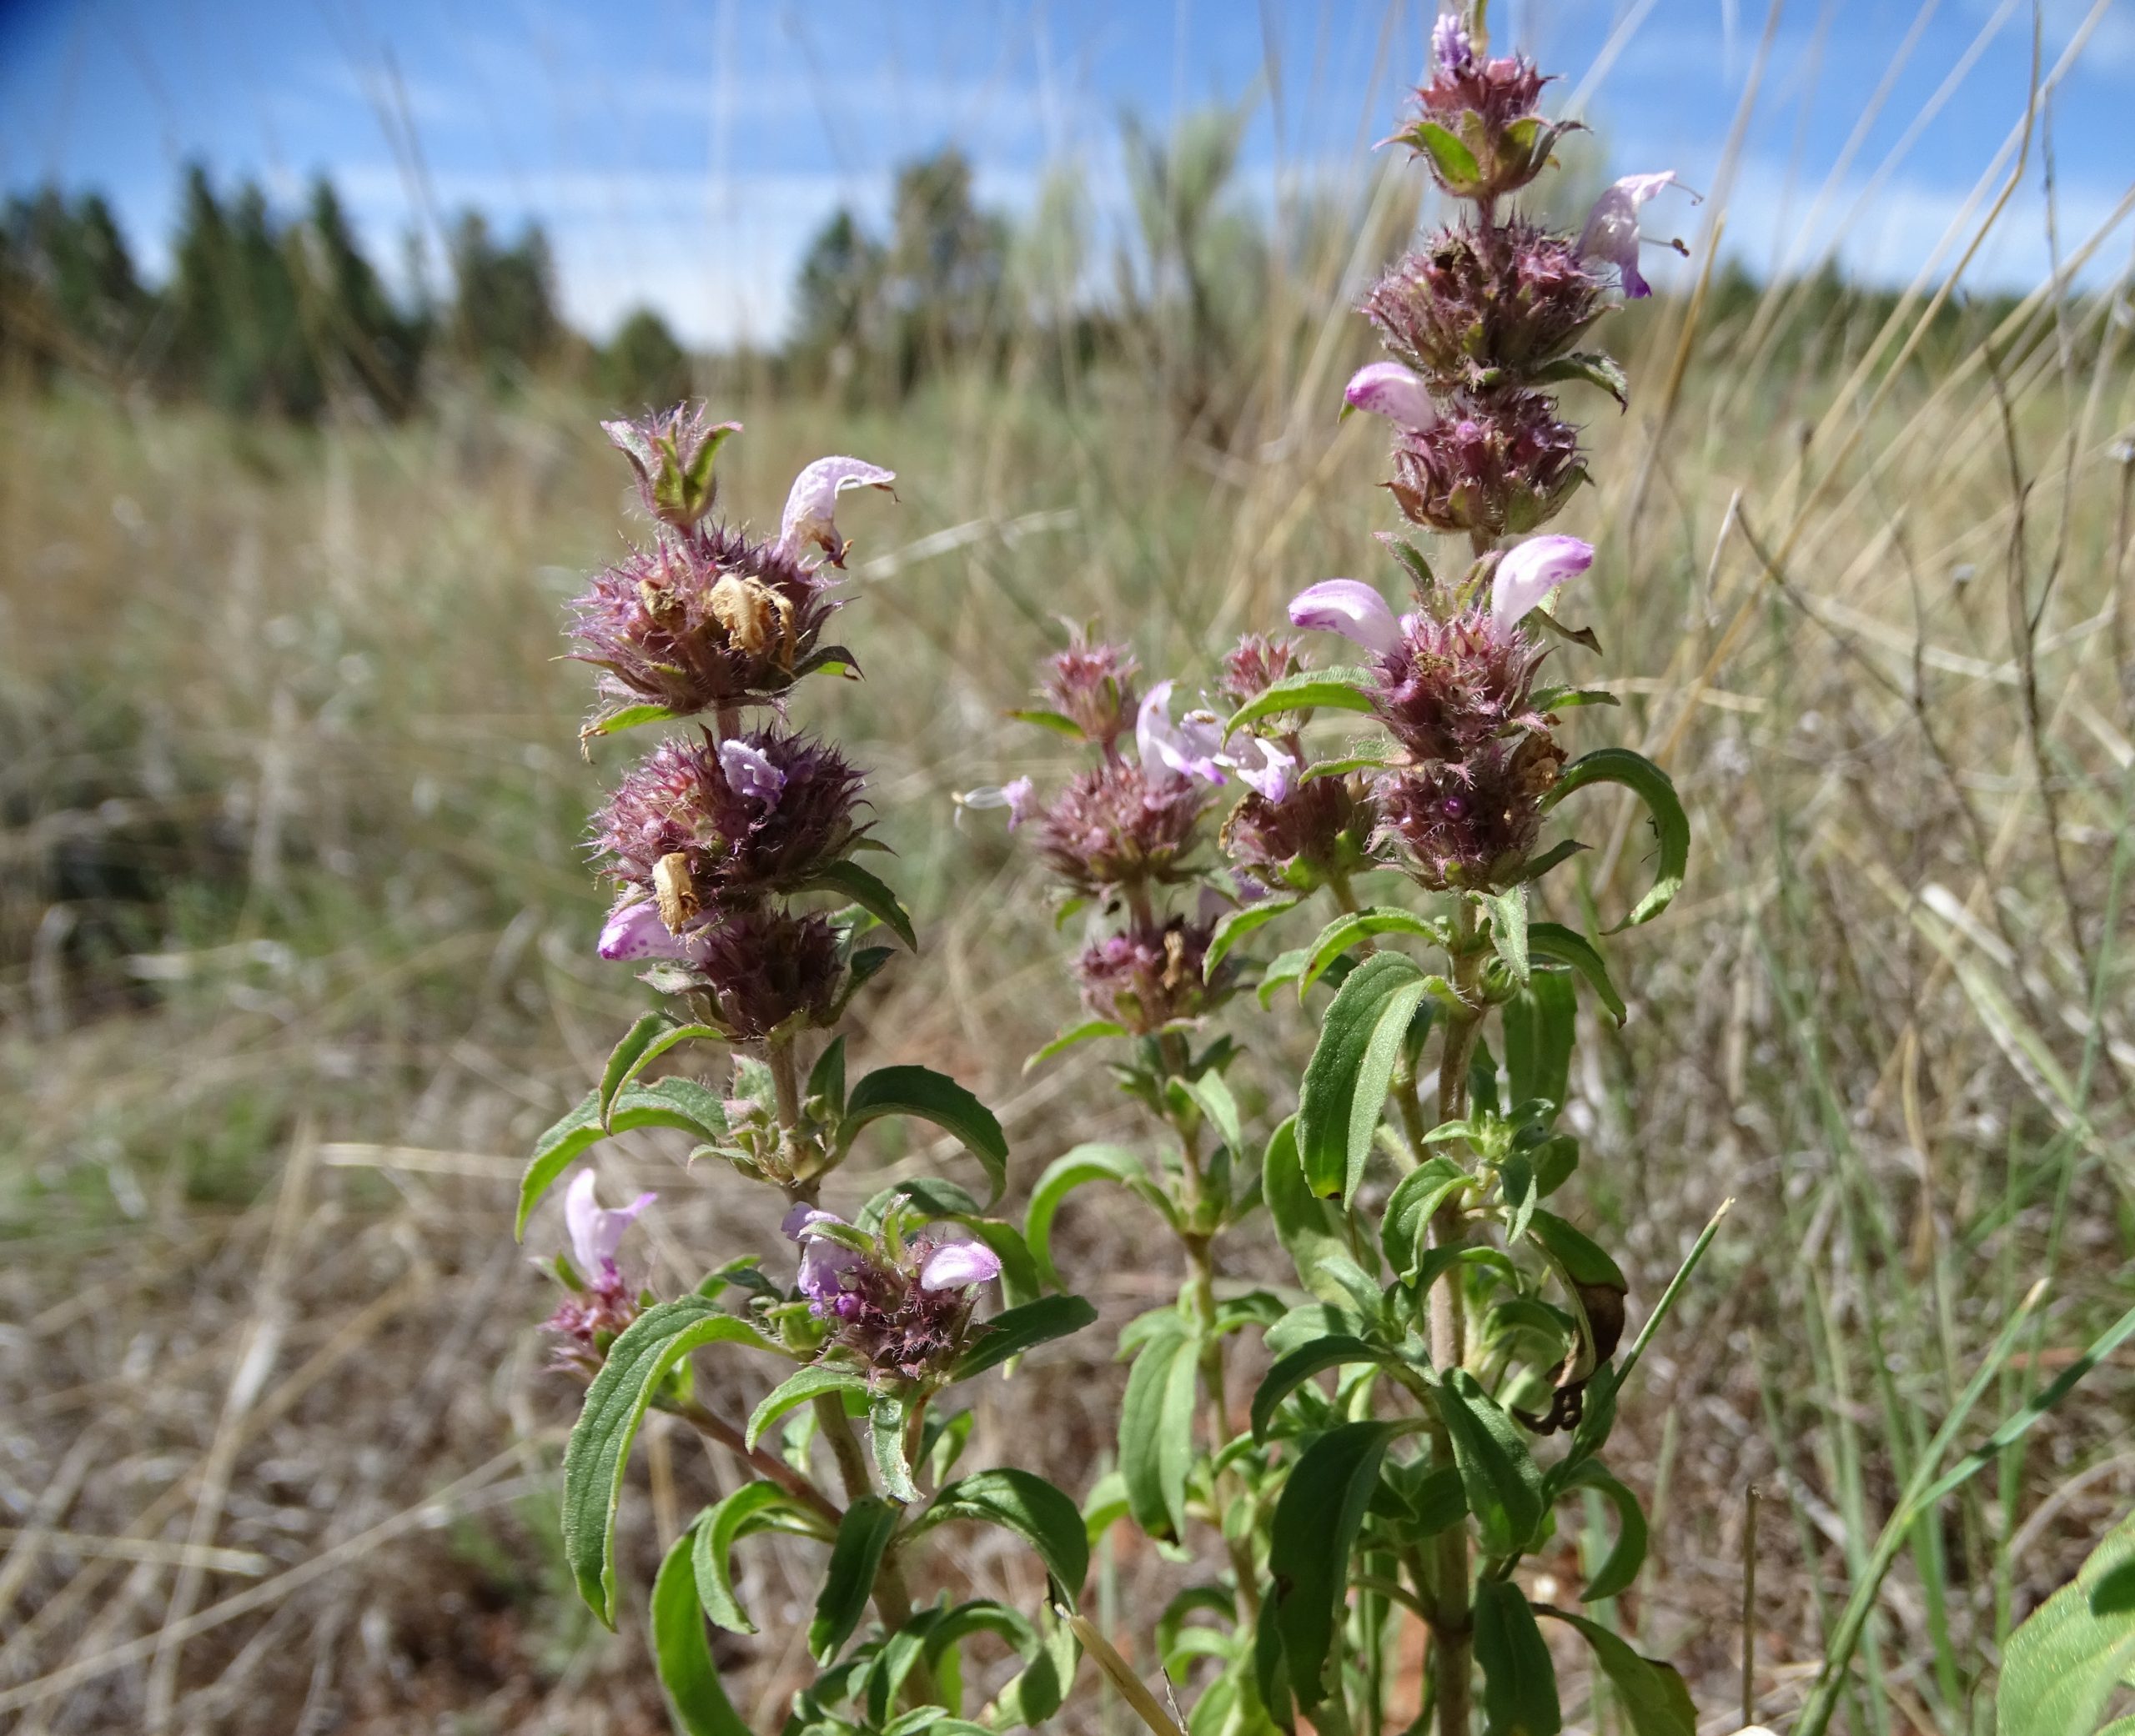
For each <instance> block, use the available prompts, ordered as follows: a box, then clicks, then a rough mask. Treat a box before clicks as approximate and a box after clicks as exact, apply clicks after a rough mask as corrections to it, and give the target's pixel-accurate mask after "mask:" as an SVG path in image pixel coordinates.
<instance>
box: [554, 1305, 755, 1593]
mask: <svg viewBox="0 0 2135 1736" xmlns="http://www.w3.org/2000/svg"><path fill="white" fill-rule="evenodd" d="M719 1343H727V1344H746V1345H749V1346H751V1347H754V1348H756V1349H759V1350H775V1349H776V1346H775V1345H773V1344H772V1343H771V1342H770V1341H769V1340H767V1339H766V1337H764V1336H763V1334H762V1333H761V1332H758V1331H757V1330H756V1328H755V1327H752V1326H751V1325H750V1324H749V1323H748V1322H746V1321H745V1320H738V1319H736V1317H734V1316H733V1315H731V1314H722V1313H721V1312H719V1311H718V1309H716V1307H713V1306H712V1304H711V1302H707V1301H706V1299H705V1298H704V1297H701V1296H686V1297H682V1298H681V1300H679V1301H677V1302H661V1304H659V1306H657V1307H651V1308H647V1309H646V1311H645V1312H644V1313H642V1314H640V1315H639V1316H638V1317H637V1318H636V1319H635V1320H633V1321H632V1322H630V1325H629V1326H628V1327H625V1329H624V1330H623V1332H621V1334H620V1336H619V1337H617V1338H616V1340H615V1342H614V1343H613V1344H611V1345H610V1346H609V1347H608V1357H607V1360H606V1361H605V1362H603V1363H602V1364H601V1365H600V1373H598V1374H597V1375H595V1377H593V1384H592V1385H591V1386H590V1387H588V1388H587V1389H586V1392H585V1406H584V1407H583V1408H582V1409H581V1410H580V1412H579V1413H578V1421H577V1422H576V1423H575V1425H574V1426H573V1427H572V1428H571V1432H570V1441H569V1442H568V1443H566V1445H565V1448H564V1506H563V1532H564V1555H565V1558H566V1559H567V1560H568V1561H569V1562H570V1571H571V1578H572V1579H573V1580H574V1581H575V1583H576V1584H577V1586H578V1591H579V1595H580V1597H582V1598H585V1601H586V1603H587V1605H588V1606H589V1607H590V1608H591V1609H592V1611H593V1613H595V1615H597V1616H599V1617H600V1619H601V1620H602V1621H604V1622H605V1623H607V1624H608V1625H609V1626H610V1628H612V1627H614V1626H615V1508H616V1505H617V1503H620V1500H621V1499H622V1493H623V1474H624V1473H625V1471H626V1470H627V1469H628V1468H629V1465H630V1443H631V1442H633V1441H635V1439H636V1438H637V1430H638V1424H639V1423H640V1422H643V1421H644V1420H645V1412H646V1407H648V1406H650V1405H651V1402H652V1401H653V1399H654V1397H656V1396H657V1394H658V1392H659V1391H660V1387H661V1383H662V1382H665V1381H666V1378H667V1376H668V1374H669V1372H671V1370H672V1369H673V1368H674V1367H675V1366H676V1364H677V1363H679V1362H681V1360H682V1358H683V1357H686V1356H687V1355H688V1354H689V1353H690V1352H691V1351H693V1350H695V1349H696V1348H698V1347H700V1346H701V1345H706V1344H719Z"/></svg>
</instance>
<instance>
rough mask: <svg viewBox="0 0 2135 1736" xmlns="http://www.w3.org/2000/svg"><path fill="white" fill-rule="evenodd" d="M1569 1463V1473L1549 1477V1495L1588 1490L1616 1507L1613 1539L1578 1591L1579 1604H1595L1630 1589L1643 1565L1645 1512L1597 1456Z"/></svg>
mask: <svg viewBox="0 0 2135 1736" xmlns="http://www.w3.org/2000/svg"><path fill="white" fill-rule="evenodd" d="M1566 1463H1570V1465H1571V1471H1570V1475H1568V1476H1566V1477H1564V1478H1556V1477H1555V1476H1552V1477H1551V1478H1550V1488H1551V1494H1552V1497H1553V1498H1554V1496H1555V1494H1557V1493H1560V1488H1559V1485H1560V1484H1561V1488H1562V1489H1564V1490H1570V1489H1579V1488H1585V1489H1592V1490H1594V1491H1595V1492H1596V1493H1599V1494H1600V1495H1602V1496H1604V1497H1605V1498H1607V1500H1608V1503H1609V1504H1610V1506H1611V1507H1613V1508H1615V1509H1616V1542H1615V1547H1614V1548H1611V1549H1610V1551H1609V1553H1608V1556H1607V1558H1605V1560H1604V1561H1603V1562H1602V1563H1601V1565H1600V1567H1598V1568H1595V1570H1594V1577H1593V1578H1591V1579H1590V1580H1588V1581H1587V1582H1586V1589H1585V1591H1583V1592H1581V1593H1580V1594H1579V1601H1580V1603H1600V1602H1601V1601H1602V1599H1604V1598H1613V1597H1615V1595H1616V1594H1617V1593H1619V1592H1622V1591H1625V1590H1628V1589H1629V1588H1630V1583H1631V1581H1632V1580H1634V1579H1635V1578H1638V1570H1639V1569H1640V1568H1642V1567H1644V1566H1645V1544H1646V1529H1645V1511H1644V1510H1643V1509H1642V1508H1640V1506H1639V1504H1638V1497H1637V1496H1636V1495H1635V1494H1633V1493H1631V1492H1630V1490H1629V1489H1627V1488H1625V1487H1624V1485H1623V1484H1622V1483H1619V1482H1618V1481H1617V1480H1616V1478H1615V1473H1612V1472H1610V1470H1609V1469H1608V1468H1607V1467H1606V1466H1605V1465H1604V1464H1603V1463H1601V1461H1600V1460H1599V1459H1598V1458H1585V1459H1580V1460H1577V1461H1576V1462H1573V1461H1566Z"/></svg>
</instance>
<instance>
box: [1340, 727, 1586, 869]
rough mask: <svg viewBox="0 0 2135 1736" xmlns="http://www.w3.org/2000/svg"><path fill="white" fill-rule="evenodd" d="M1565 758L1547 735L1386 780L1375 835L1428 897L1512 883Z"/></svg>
mask: <svg viewBox="0 0 2135 1736" xmlns="http://www.w3.org/2000/svg"><path fill="white" fill-rule="evenodd" d="M1564 759H1565V756H1564V752H1563V750H1561V749H1560V748H1559V747H1558V746H1557V745H1556V743H1555V742H1554V741H1552V740H1550V738H1549V736H1548V735H1519V736H1516V737H1508V738H1504V739H1501V740H1495V741H1490V742H1486V743H1484V745H1482V746H1480V747H1479V748H1476V749H1475V750H1473V751H1472V752H1470V753H1469V755H1468V756H1467V757H1466V758H1465V759H1463V760H1439V761H1436V762H1434V763H1432V764H1430V765H1419V766H1414V767H1410V768H1408V769H1406V770H1400V771H1395V772H1390V773H1389V774H1387V775H1385V776H1384V777H1382V778H1380V779H1379V783H1378V786H1377V789H1376V790H1375V791H1374V795H1375V797H1376V800H1377V801H1378V805H1379V830H1380V835H1381V836H1382V837H1384V838H1387V839H1389V840H1397V841H1398V842H1399V844H1400V845H1402V847H1403V848H1404V850H1406V851H1407V852H1408V854H1409V856H1410V858H1411V871H1412V872H1414V874H1415V876H1416V877H1417V878H1418V879H1419V881H1422V882H1423V883H1424V885H1425V886H1429V887H1431V888H1432V889H1433V890H1434V891H1444V890H1445V889H1447V888H1449V887H1458V888H1464V889H1468V890H1487V889H1490V888H1494V887H1500V886H1506V885H1509V884H1510V883H1511V881H1512V879H1513V877H1514V876H1515V874H1516V872H1517V871H1518V870H1519V868H1520V865H1521V864H1522V863H1524V862H1525V860H1526V859H1527V857H1528V855H1529V854H1530V852H1531V851H1532V850H1534V848H1535V839H1536V837H1537V836H1538V835H1540V831H1541V828H1542V798H1543V797H1544V796H1545V795H1548V794H1549V793H1550V789H1551V788H1552V787H1553V786H1554V785H1555V783H1556V781H1557V773H1558V770H1559V768H1560V767H1561V766H1562V765H1563V764H1564Z"/></svg>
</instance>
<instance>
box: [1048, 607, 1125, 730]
mask: <svg viewBox="0 0 2135 1736" xmlns="http://www.w3.org/2000/svg"><path fill="white" fill-rule="evenodd" d="M1139 672H1140V665H1138V664H1137V663H1136V662H1135V660H1134V654H1133V652H1132V651H1130V650H1128V649H1127V647H1126V646H1124V645H1104V644H1094V645H1093V644H1092V643H1091V642H1090V641H1089V640H1088V639H1085V638H1084V637H1083V635H1082V634H1081V633H1079V632H1078V633H1077V634H1076V635H1075V637H1074V639H1073V641H1072V642H1071V643H1070V644H1069V645H1068V649H1067V650H1064V651H1062V652H1060V653H1058V654H1057V655H1055V656H1053V657H1052V658H1051V659H1050V660H1048V661H1047V664H1046V666H1045V680H1044V685H1042V688H1041V689H1040V692H1041V693H1042V695H1043V696H1044V698H1045V701H1046V704H1047V705H1049V706H1050V707H1051V708H1052V710H1055V711H1057V712H1058V713H1059V714H1060V715H1062V716H1063V717H1065V718H1067V719H1068V720H1069V721H1070V722H1072V723H1073V725H1075V727H1076V728H1077V729H1078V730H1081V731H1082V732H1083V737H1084V739H1086V740H1089V741H1093V742H1094V743H1096V745H1098V746H1099V747H1101V748H1103V750H1105V751H1106V752H1107V753H1110V752H1111V751H1112V750H1113V744H1114V743H1116V742H1117V741H1118V740H1119V738H1120V737H1121V736H1122V735H1124V734H1125V733H1126V732H1127V731H1128V730H1130V729H1132V728H1133V725H1134V714H1135V711H1136V710H1137V709H1138V707H1139V706H1140V705H1141V703H1142V700H1141V695H1140V693H1139V692H1138V690H1137V689H1136V688H1135V685H1134V677H1135V676H1136V675H1138V673H1139Z"/></svg>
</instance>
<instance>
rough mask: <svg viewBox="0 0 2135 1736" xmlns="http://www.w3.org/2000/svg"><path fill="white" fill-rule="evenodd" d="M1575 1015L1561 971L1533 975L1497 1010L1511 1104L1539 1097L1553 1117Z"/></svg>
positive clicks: (1566, 1082) (1565, 1077)
mask: <svg viewBox="0 0 2135 1736" xmlns="http://www.w3.org/2000/svg"><path fill="white" fill-rule="evenodd" d="M1536 926H1538V927H1539V926H1540V924H1537V925H1536ZM1577 1015H1578V1006H1577V1004H1576V998H1575V996H1574V994H1573V992H1572V986H1571V977H1570V975H1569V974H1568V973H1567V972H1565V971H1535V972H1534V973H1533V974H1532V975H1531V976H1529V977H1528V979H1527V986H1526V987H1525V988H1524V989H1522V990H1520V992H1519V993H1518V994H1516V995H1515V996H1513V997H1512V998H1511V999H1510V1001H1506V1002H1505V1005H1504V1006H1501V1007H1500V1008H1499V1009H1498V1016H1499V1018H1500V1021H1502V1023H1503V1025H1504V1027H1505V1073H1506V1076H1508V1078H1510V1081H1511V1083H1512V1101H1514V1102H1515V1103H1526V1102H1531V1101H1534V1100H1535V1099H1536V1098H1538V1097H1539V1098H1541V1099H1543V1100H1545V1101H1547V1102H1548V1103H1549V1104H1550V1108H1551V1111H1552V1113H1553V1114H1554V1112H1555V1111H1556V1110H1559V1109H1561V1108H1563V1107H1564V1105H1565V1096H1567V1095H1568V1094H1569V1092H1570V1089H1571V1050H1572V1042H1573V1040H1574V1038H1575V1036H1576V1035H1577Z"/></svg>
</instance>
